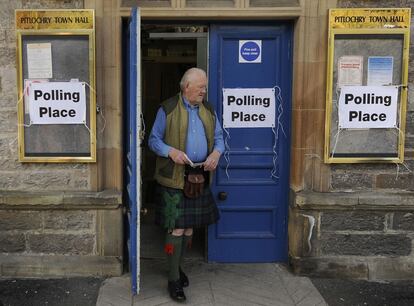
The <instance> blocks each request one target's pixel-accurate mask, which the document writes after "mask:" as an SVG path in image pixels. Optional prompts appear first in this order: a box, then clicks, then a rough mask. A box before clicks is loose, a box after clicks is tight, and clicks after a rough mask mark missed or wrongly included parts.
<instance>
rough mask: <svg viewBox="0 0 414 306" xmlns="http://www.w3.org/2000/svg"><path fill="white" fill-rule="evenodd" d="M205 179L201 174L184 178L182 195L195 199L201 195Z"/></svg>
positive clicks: (190, 174) (191, 174)
mask: <svg viewBox="0 0 414 306" xmlns="http://www.w3.org/2000/svg"><path fill="white" fill-rule="evenodd" d="M204 182H205V178H204V175H203V173H189V174H187V175H186V176H185V181H184V195H185V196H186V197H187V198H190V199H195V198H198V197H199V196H201V195H202V194H203V190H204Z"/></svg>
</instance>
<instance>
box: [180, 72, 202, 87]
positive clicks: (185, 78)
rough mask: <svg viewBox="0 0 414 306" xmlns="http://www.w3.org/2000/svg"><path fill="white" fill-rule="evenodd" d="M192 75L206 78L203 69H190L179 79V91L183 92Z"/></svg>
mask: <svg viewBox="0 0 414 306" xmlns="http://www.w3.org/2000/svg"><path fill="white" fill-rule="evenodd" d="M194 75H202V76H204V77H205V78H207V74H206V72H205V71H204V70H203V69H200V68H190V69H188V70H187V71H186V72H184V75H183V77H182V78H181V81H180V88H181V90H183V89H184V88H185V86H186V85H187V84H188V83H189V82H190V81H191V78H192V77H193V76H194Z"/></svg>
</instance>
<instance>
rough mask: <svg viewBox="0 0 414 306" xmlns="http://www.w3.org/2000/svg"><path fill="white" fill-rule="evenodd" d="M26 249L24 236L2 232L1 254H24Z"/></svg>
mask: <svg viewBox="0 0 414 306" xmlns="http://www.w3.org/2000/svg"><path fill="white" fill-rule="evenodd" d="M25 249H26V245H25V238H24V235H23V234H21V233H20V234H8V233H1V232H0V252H1V253H17V252H24V251H25Z"/></svg>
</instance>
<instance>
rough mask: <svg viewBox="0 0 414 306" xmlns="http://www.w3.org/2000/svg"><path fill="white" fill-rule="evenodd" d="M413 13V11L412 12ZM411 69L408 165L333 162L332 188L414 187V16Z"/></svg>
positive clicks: (387, 3)
mask: <svg viewBox="0 0 414 306" xmlns="http://www.w3.org/2000/svg"><path fill="white" fill-rule="evenodd" d="M337 6H338V8H383V7H396V8H397V7H411V9H412V11H411V13H412V14H414V1H413V0H382V1H378V0H365V1H361V0H339V1H338V5H337ZM411 16H413V15H411ZM409 59H410V60H409V72H408V83H409V84H410V85H409V87H408V108H407V125H406V137H405V156H404V159H405V166H404V165H392V164H389V165H386V164H380V163H379V164H372V165H367V164H342V165H336V164H333V165H331V185H330V189H331V190H332V191H340V190H379V189H403V190H414V175H413V172H414V87H413V86H411V85H412V84H413V82H414V18H413V17H411V37H410V58H409Z"/></svg>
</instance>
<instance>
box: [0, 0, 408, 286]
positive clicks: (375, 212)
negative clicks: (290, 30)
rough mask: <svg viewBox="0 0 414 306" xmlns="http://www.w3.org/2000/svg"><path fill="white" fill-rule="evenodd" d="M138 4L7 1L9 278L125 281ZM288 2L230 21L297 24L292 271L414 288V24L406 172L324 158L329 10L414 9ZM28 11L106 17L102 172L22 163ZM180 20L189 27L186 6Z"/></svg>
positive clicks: (2, 17)
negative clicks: (124, 24)
mask: <svg viewBox="0 0 414 306" xmlns="http://www.w3.org/2000/svg"><path fill="white" fill-rule="evenodd" d="M132 2H133V1H98V0H96V1H93V0H57V1H51V0H19V1H2V2H1V3H0V106H1V111H0V153H1V154H0V276H51V275H119V274H121V273H122V271H123V270H122V268H123V262H124V255H123V248H124V244H125V239H124V237H123V227H124V225H123V220H122V216H123V207H124V203H123V200H122V192H123V191H124V190H123V188H124V187H123V185H122V180H123V178H122V164H123V162H122V141H123V140H122V137H121V132H122V122H123V114H122V92H121V88H122V87H121V86H120V84H121V79H122V78H121V74H122V72H121V68H120V55H119V53H120V51H121V46H120V40H121V39H120V36H119V35H120V34H119V32H120V26H121V25H120V24H121V22H120V20H121V18H122V17H125V18H126V17H127V16H128V15H129V7H130V6H131V5H132ZM144 2H145V1H144ZM147 2H148V1H147ZM161 2H163V1H160V3H161ZM173 2H174V5H177V6H180V5H182V4H178V3H180V1H173ZM279 2H280V3H281V7H282V9H281V10H278V9H274V11H272V12H273V14H274V15H272V16H271V17H269V16H267V17H266V15H263V13H262V12H261V11H260V12H259V11H257V10H252V11H251V12H249V11H247V12H246V13H242V14H241V15H239V16H241V17H235V16H237V15H231V14H232V13H229V16H230V17H229V18H232V19H235V18H246V19H248V20H251V19H252V18H256V19H257V20H261V19H263V18H264V19H271V18H274V17H277V18H278V19H280V18H282V19H283V18H285V19H289V20H294V23H295V25H294V31H295V33H294V48H293V49H294V51H293V53H294V54H293V55H294V60H293V71H294V79H293V100H292V114H291V116H292V144H291V173H290V187H291V194H290V203H289V219H288V220H289V234H288V235H289V262H290V264H291V266H292V268H293V270H294V271H295V272H297V273H302V274H308V275H309V274H310V275H322V276H330V275H332V276H333V275H335V276H338V275H341V276H344V277H353V278H362V279H412V278H413V277H414V251H413V250H414V241H413V240H414V193H413V190H414V174H413V171H414V88H412V87H411V84H413V81H414V48H413V45H414V37H413V35H414V34H413V33H414V28H413V24H414V23H413V21H414V20H413V19H412V22H411V39H410V41H411V42H410V64H409V84H410V86H409V89H408V95H409V97H408V112H407V126H406V135H405V156H404V158H405V164H404V165H399V166H397V165H395V164H381V163H375V164H325V163H324V162H323V150H324V126H325V122H324V118H325V103H326V102H325V91H326V62H327V60H326V58H327V29H328V25H327V16H328V9H329V8H355V7H359V8H364V7H365V8H367V7H371V8H383V7H401V8H404V7H411V8H412V10H413V12H414V1H411V0H398V1H388V0H382V1H372V0H369V1H363V0H338V1H334V0H318V1H313V0H312V1H310V0H300V1H291V2H295V3H296V2H297V5H296V7H295V8H294V9H289V8H286V7H288V6H287V5H286V3H289V1H279ZM125 3H126V4H125ZM235 3H238V5H242V4H240V3H244V1H235ZM122 4H124V6H123V5H122ZM22 8H24V9H70V8H91V9H95V14H96V44H97V47H96V53H97V54H96V56H97V68H96V72H97V77H98V78H97V104H98V105H100V106H101V107H102V111H103V113H104V114H105V122H104V121H103V119H102V118H101V117H99V118H98V122H97V124H98V128H97V130H98V131H100V130H101V128H102V127H104V126H105V129H104V130H103V131H102V132H100V133H98V135H97V138H98V139H97V156H98V158H97V160H98V161H97V163H93V164H80V163H70V164H59V163H20V162H19V161H18V152H17V112H16V104H17V98H16V96H17V89H16V86H17V85H16V84H17V82H16V35H15V25H14V10H15V9H22ZM218 11H219V10H213V9H212V10H211V12H210V13H209V12H207V11H206V13H205V16H204V17H203V18H212V19H214V18H226V16H224V17H217V16H218V13H217V12H218ZM174 14H175V15H174ZM186 14H187V15H186ZM214 14H217V16H216V17H214ZM237 14H239V13H237ZM243 14H244V15H243ZM249 14H250V15H249ZM255 14H256V15H255ZM269 14H270V13H269ZM278 14H279V15H278ZM147 16H148V17H147V18H158V19H161V18H166V17H165V16H168V11H160V13H159V15H157V10H156V9H154V10H148V12H147ZM154 16H155V17H154ZM171 16H173V17H171ZM171 16H170V18H175V19H179V18H182V19H183V20H188V19H189V16H188V13H186V10H185V7H182V8H181V9H177V10H175V11H174V12H173V14H172V15H171ZM211 16H212V17H211ZM243 16H244V17H243ZM255 16H256V17H255ZM263 16H265V17H263ZM192 18H194V17H192Z"/></svg>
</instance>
